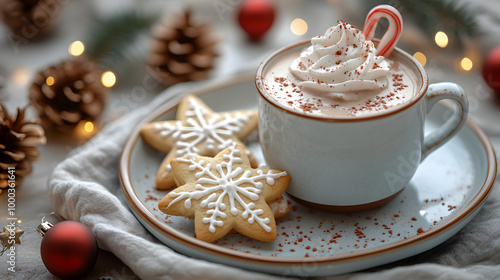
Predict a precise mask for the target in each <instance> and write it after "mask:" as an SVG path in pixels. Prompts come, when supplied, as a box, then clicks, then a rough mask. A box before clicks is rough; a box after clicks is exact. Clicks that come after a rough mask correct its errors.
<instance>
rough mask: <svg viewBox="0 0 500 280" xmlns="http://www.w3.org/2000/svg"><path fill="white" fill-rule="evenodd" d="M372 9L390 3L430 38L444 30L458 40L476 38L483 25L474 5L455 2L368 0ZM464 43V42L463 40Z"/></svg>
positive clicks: (447, 0)
mask: <svg viewBox="0 0 500 280" xmlns="http://www.w3.org/2000/svg"><path fill="white" fill-rule="evenodd" d="M365 2H366V7H367V8H368V10H369V9H371V8H373V7H375V6H376V5H378V4H389V5H392V6H394V7H395V8H396V9H398V10H399V11H400V12H401V14H402V15H403V18H404V20H405V21H406V20H410V21H411V22H413V23H414V24H415V25H416V26H417V27H419V28H420V29H421V30H422V31H423V32H424V33H425V34H426V35H427V36H429V37H431V38H432V37H433V36H434V34H436V32H437V31H439V30H442V31H445V32H447V33H449V34H453V35H454V36H456V37H457V38H459V39H460V38H463V37H464V36H468V37H475V36H476V35H477V34H478V33H479V25H478V23H477V21H476V18H475V16H474V15H475V14H477V13H475V12H474V9H473V8H471V7H470V4H467V3H463V2H458V1H454V0H390V1H389V2H387V1H379V0H365ZM459 42H460V40H459Z"/></svg>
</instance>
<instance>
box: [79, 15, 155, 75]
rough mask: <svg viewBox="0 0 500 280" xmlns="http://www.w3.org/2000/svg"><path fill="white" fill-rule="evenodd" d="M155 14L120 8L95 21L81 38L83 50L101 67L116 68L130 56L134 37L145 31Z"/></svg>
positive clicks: (133, 45) (135, 40) (135, 39)
mask: <svg viewBox="0 0 500 280" xmlns="http://www.w3.org/2000/svg"><path fill="white" fill-rule="evenodd" d="M156 19H157V17H156V16H150V15H143V14H139V13H137V12H124V13H122V14H118V15H115V16H113V17H110V18H106V19H103V20H101V21H99V22H98V23H97V24H96V26H95V28H94V29H93V30H92V31H91V33H90V34H89V37H88V38H87V40H86V41H85V46H86V51H85V54H86V56H87V57H88V58H90V59H92V60H94V61H96V62H97V63H99V64H100V65H101V66H102V67H103V68H105V69H111V70H114V71H119V68H121V67H120V66H123V65H124V63H125V62H126V61H130V60H133V56H134V54H133V49H134V48H137V45H136V43H137V40H138V38H139V37H140V36H141V35H143V34H145V33H147V32H148V31H149V29H150V27H151V24H152V23H153V22H154V21H155V20H156Z"/></svg>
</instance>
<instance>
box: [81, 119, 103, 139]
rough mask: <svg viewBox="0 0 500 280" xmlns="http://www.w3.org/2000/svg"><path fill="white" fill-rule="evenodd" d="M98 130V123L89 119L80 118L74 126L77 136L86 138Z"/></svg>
mask: <svg viewBox="0 0 500 280" xmlns="http://www.w3.org/2000/svg"><path fill="white" fill-rule="evenodd" d="M97 132H99V128H98V125H97V124H96V123H94V122H92V121H89V120H82V121H80V122H79V123H78V125H77V126H76V128H75V133H76V135H77V136H78V138H80V139H82V140H85V141H86V140H88V139H90V138H92V137H93V136H94V135H96V134H97Z"/></svg>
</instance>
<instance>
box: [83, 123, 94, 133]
mask: <svg viewBox="0 0 500 280" xmlns="http://www.w3.org/2000/svg"><path fill="white" fill-rule="evenodd" d="M83 129H85V132H87V133H92V131H94V124H93V123H92V122H86V123H85V125H84V126H83Z"/></svg>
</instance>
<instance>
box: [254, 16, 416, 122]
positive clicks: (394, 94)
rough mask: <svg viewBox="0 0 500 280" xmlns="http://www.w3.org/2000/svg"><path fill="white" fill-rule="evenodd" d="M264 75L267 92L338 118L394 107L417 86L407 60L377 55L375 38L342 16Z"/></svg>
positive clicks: (304, 108) (294, 106)
mask: <svg viewBox="0 0 500 280" xmlns="http://www.w3.org/2000/svg"><path fill="white" fill-rule="evenodd" d="M263 78H264V79H263V83H264V86H265V88H266V91H267V93H268V94H269V95H270V96H271V97H272V98H274V99H275V100H276V101H278V102H279V103H281V104H283V105H284V106H286V107H288V108H290V109H293V110H295V111H298V112H301V113H303V114H308V115H316V116H324V117H334V118H336V117H340V118H345V117H357V116H366V115H369V114H377V113H380V112H383V111H386V110H390V109H391V108H393V107H395V106H398V105H400V104H402V103H405V102H407V101H409V100H411V99H412V97H413V96H414V95H415V91H416V88H417V84H416V81H417V78H416V77H415V74H414V72H413V71H411V70H410V69H409V68H408V66H407V65H405V64H404V63H402V62H400V61H398V60H397V59H396V58H395V56H390V57H389V58H386V57H383V56H377V55H376V49H375V46H374V44H373V42H371V41H368V40H366V39H365V37H364V35H363V34H362V32H361V31H359V30H357V29H355V28H354V27H353V26H351V25H350V24H347V23H343V22H341V21H339V24H338V25H337V26H334V27H332V28H329V29H328V30H327V31H326V33H325V35H324V36H318V37H314V38H312V39H311V46H310V47H308V48H307V49H306V50H304V51H302V52H297V53H290V54H288V55H285V56H283V57H281V58H280V59H279V60H277V61H275V62H274V63H273V64H272V65H271V66H270V67H269V68H268V70H267V71H266V72H265V73H264V77H263Z"/></svg>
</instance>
